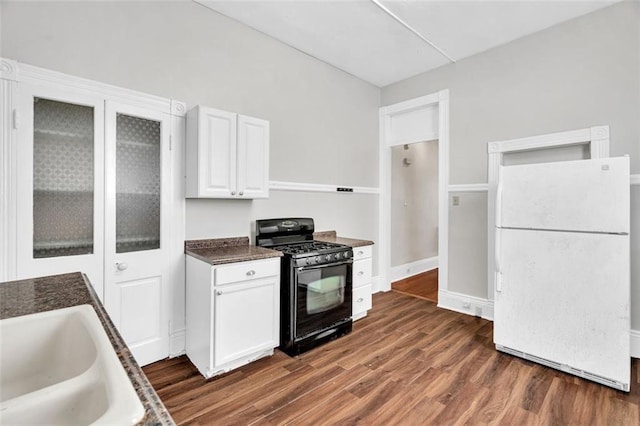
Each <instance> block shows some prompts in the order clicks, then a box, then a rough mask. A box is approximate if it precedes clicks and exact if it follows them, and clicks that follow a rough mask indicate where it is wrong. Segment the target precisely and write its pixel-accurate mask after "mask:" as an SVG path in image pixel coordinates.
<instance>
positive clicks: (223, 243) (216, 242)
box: [184, 237, 249, 253]
mask: <svg viewBox="0 0 640 426" xmlns="http://www.w3.org/2000/svg"><path fill="white" fill-rule="evenodd" d="M248 245H249V237H227V238H207V239H201V240H186V241H185V242H184V252H185V253H186V252H187V251H188V250H194V249H214V248H224V247H237V246H248Z"/></svg>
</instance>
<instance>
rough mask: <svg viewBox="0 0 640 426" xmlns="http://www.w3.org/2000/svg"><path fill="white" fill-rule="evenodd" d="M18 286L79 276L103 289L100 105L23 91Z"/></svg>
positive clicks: (46, 91)
mask: <svg viewBox="0 0 640 426" xmlns="http://www.w3.org/2000/svg"><path fill="white" fill-rule="evenodd" d="M17 104H18V111H19V114H20V115H19V125H18V133H17V135H18V138H17V141H18V143H17V150H16V157H17V170H16V177H17V181H16V184H17V189H18V191H17V194H16V208H17V210H16V213H17V215H16V218H17V222H16V225H17V241H16V248H17V253H16V254H17V256H16V259H17V262H16V266H17V268H16V272H17V278H18V279H20V278H29V277H35V276H42V275H53V274H59V273H66V272H76V271H80V272H83V273H85V274H87V275H88V277H89V279H90V281H91V282H92V284H93V285H94V288H95V289H96V292H97V293H98V296H99V297H102V283H103V267H102V264H103V244H104V243H103V232H102V229H103V225H104V223H103V218H104V189H103V188H104V178H103V175H104V157H103V148H104V138H103V131H104V101H103V100H102V99H100V98H98V97H91V96H87V95H85V94H80V93H74V92H73V91H64V92H62V91H59V90H55V89H52V88H43V87H36V86H30V85H28V84H24V85H21V86H20V88H19V92H18V103H17Z"/></svg>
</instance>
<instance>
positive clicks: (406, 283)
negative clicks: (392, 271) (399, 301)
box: [391, 268, 438, 303]
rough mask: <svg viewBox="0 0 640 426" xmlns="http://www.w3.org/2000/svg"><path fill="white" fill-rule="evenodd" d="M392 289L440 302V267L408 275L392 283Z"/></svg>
mask: <svg viewBox="0 0 640 426" xmlns="http://www.w3.org/2000/svg"><path fill="white" fill-rule="evenodd" d="M391 289H392V290H393V291H397V292H400V293H404V294H408V295H409V296H414V297H419V298H421V299H425V300H429V301H431V302H435V303H438V269H437V268H436V269H432V270H431V271H427V272H423V273H421V274H416V275H413V276H410V277H407V278H405V279H403V280H400V281H396V282H394V283H392V284H391Z"/></svg>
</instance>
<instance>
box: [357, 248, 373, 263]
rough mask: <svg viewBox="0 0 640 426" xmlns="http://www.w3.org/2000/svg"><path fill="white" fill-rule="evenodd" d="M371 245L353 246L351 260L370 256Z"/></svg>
mask: <svg viewBox="0 0 640 426" xmlns="http://www.w3.org/2000/svg"><path fill="white" fill-rule="evenodd" d="M372 251H373V246H362V247H354V248H353V260H354V261H357V260H360V259H367V258H370V257H371V253H372Z"/></svg>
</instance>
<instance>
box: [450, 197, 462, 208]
mask: <svg viewBox="0 0 640 426" xmlns="http://www.w3.org/2000/svg"><path fill="white" fill-rule="evenodd" d="M451 205H453V206H459V205H460V196H459V195H454V196H452V197H451Z"/></svg>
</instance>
